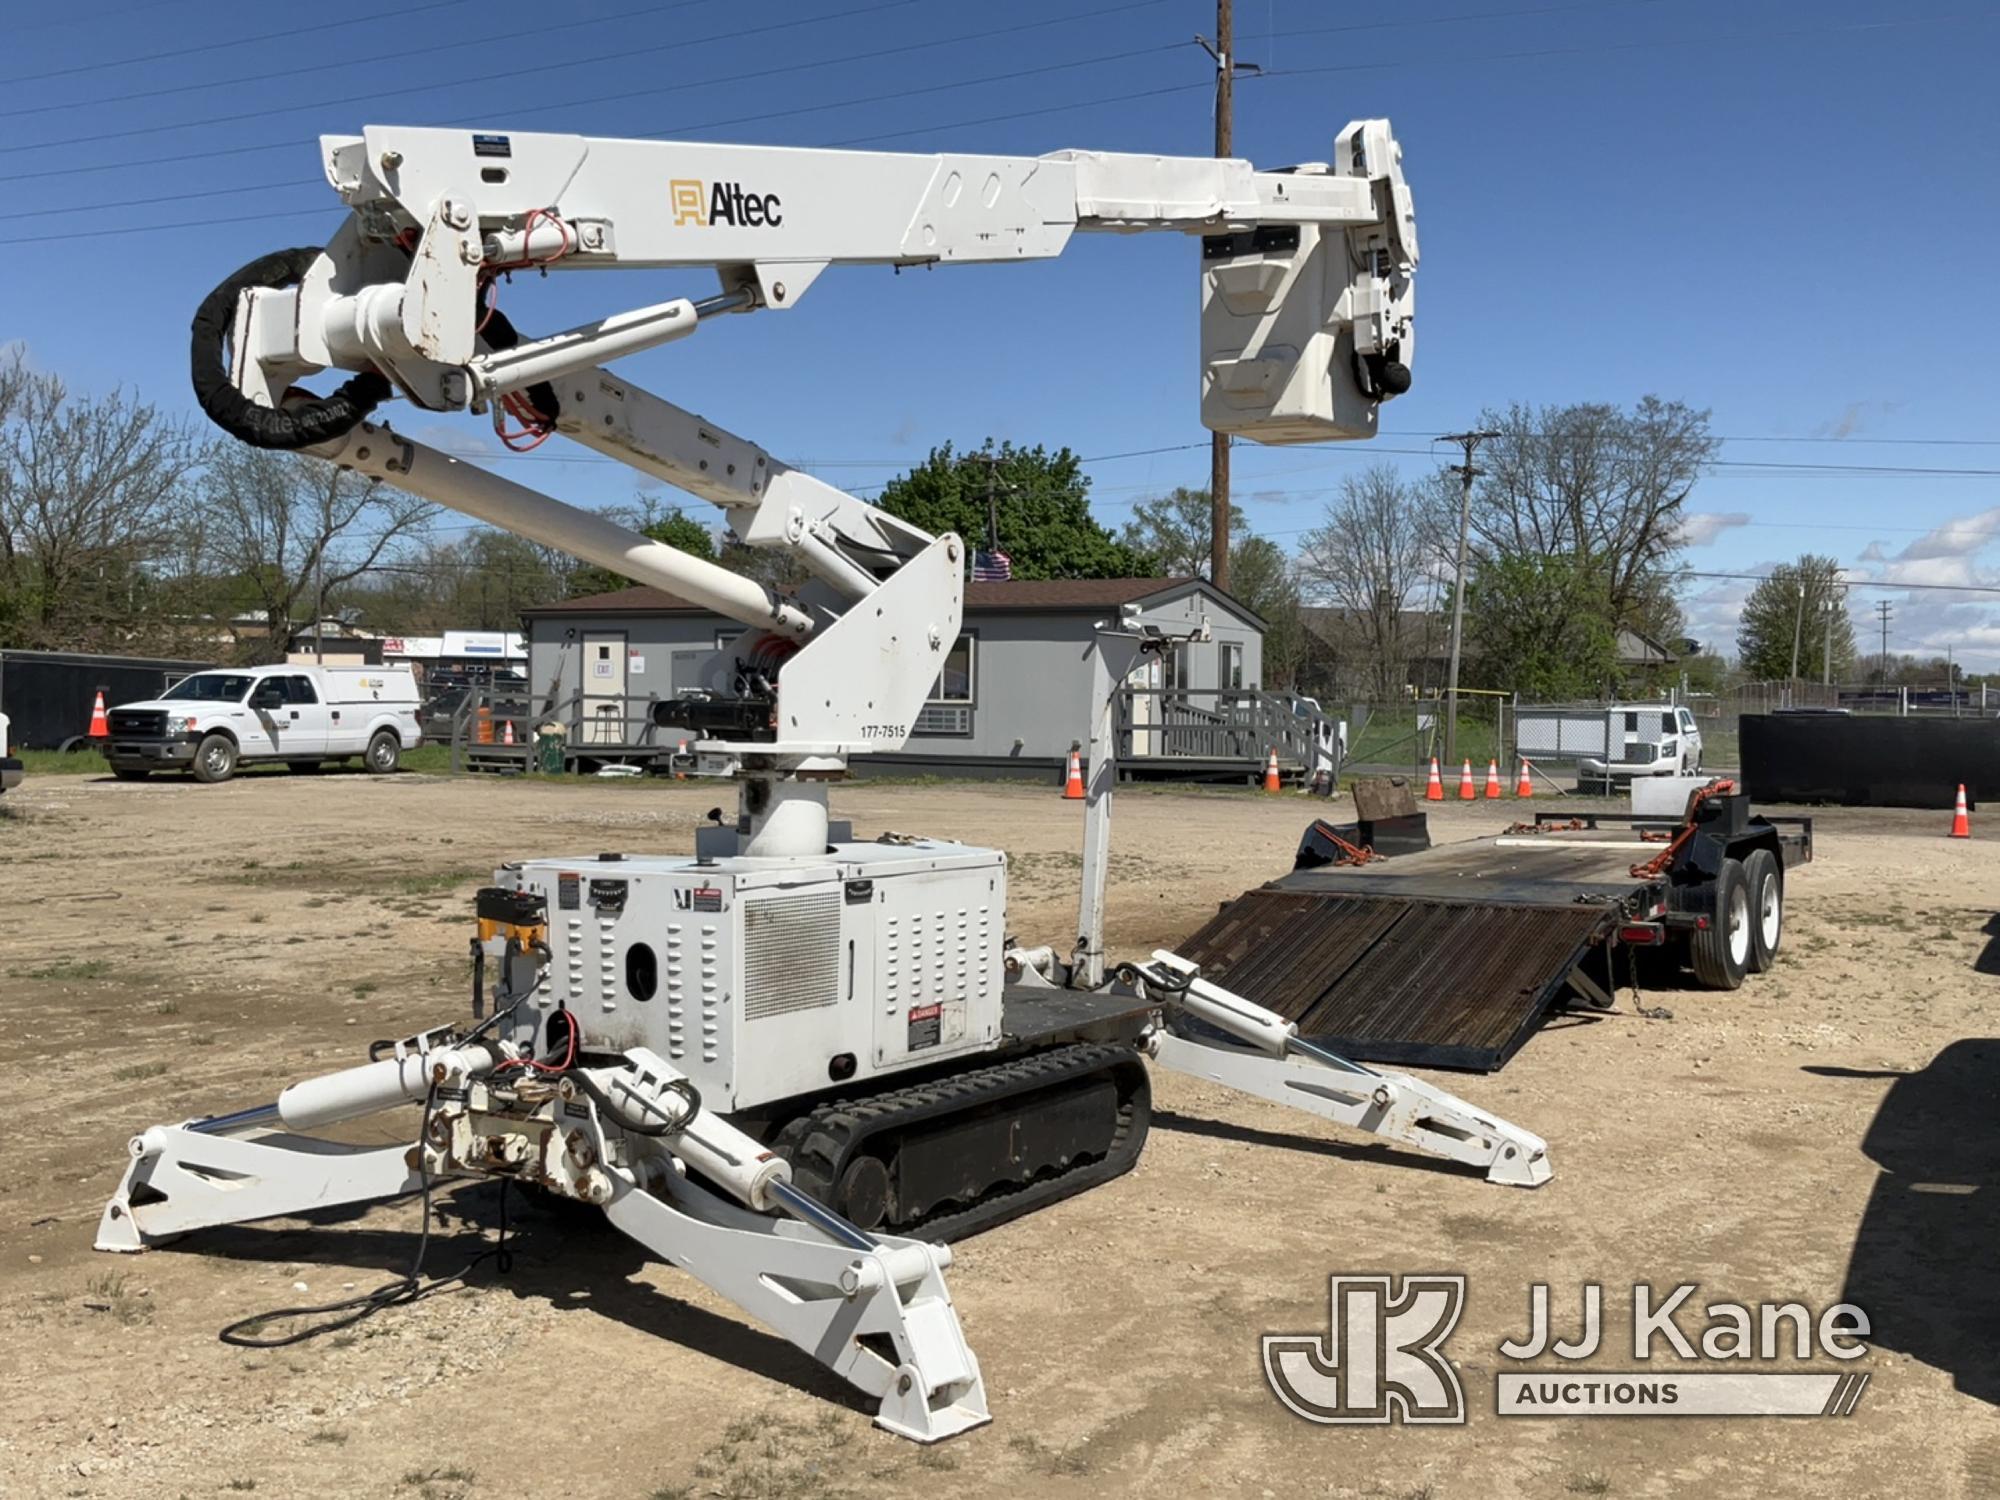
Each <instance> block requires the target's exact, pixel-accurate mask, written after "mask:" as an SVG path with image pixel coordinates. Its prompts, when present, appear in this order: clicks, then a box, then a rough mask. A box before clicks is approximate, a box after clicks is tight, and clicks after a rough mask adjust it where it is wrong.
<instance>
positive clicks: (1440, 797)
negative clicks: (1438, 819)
mask: <svg viewBox="0 0 2000 1500" xmlns="http://www.w3.org/2000/svg"><path fill="white" fill-rule="evenodd" d="M1424 801H1426V802H1442V801H1444V778H1442V777H1441V776H1439V775H1438V758H1437V757H1436V756H1435V755H1433V756H1432V757H1431V779H1430V784H1429V785H1428V786H1426V787H1425V788H1424Z"/></svg>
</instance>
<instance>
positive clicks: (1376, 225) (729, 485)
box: [195, 120, 1417, 852]
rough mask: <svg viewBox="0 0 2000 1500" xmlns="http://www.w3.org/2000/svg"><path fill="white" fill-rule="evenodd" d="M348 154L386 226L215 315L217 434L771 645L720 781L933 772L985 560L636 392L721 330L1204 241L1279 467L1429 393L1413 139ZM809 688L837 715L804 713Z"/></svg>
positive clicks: (1214, 397) (1211, 350)
mask: <svg viewBox="0 0 2000 1500" xmlns="http://www.w3.org/2000/svg"><path fill="white" fill-rule="evenodd" d="M322 146H323V153H324V158H325V168H326V175H327V179H328V181H329V182H330V183H331V184H332V186H333V187H334V189H335V190H336V191H337V192H338V193H339V195H340V197H341V198H342V200H343V201H344V202H345V203H347V205H348V206H349V207H350V209H351V210H352V212H351V214H350V216H349V217H348V219H347V220H346V221H345V223H344V224H343V225H342V226H341V228H340V229H339V230H338V231H337V232H336V233H335V235H334V237H333V239H332V240H331V241H330V242H329V243H328V244H327V245H326V246H325V248H324V249H323V250H306V251H292V252H280V253H279V254H277V255H274V256H271V257H267V258H266V259H265V260H264V261H260V262H257V263H254V264H253V265H251V266H246V267H245V268H244V269H243V270H242V271H241V272H239V273H238V274H237V276H236V277H234V278H232V279H231V280H230V281H229V282H226V283H224V284H223V285H222V286H221V287H218V288H217V289H216V292H215V293H214V294H212V295H211V297H210V298H209V300H208V302H207V303H205V304H204V307H203V312H202V314H201V315H200V316H199V317H198V318H197V320H196V367H195V379H196V388H197V391H198V392H199V393H200V395H201V398H202V403H203V406H204V407H205V409H207V411H208V412H209V414H210V415H211V416H212V417H214V418H215V420H216V421H217V422H218V423H219V424H220V425H222V426H223V427H224V428H225V429H227V430H228V431H230V432H232V433H234V434H235V435H237V436H238V437H241V438H243V439H244V440H245V441H249V442H252V443H257V444H260V445H263V446H269V447H284V448H302V449H305V450H307V451H310V452H313V453H317V454H320V455H321V456H324V457H327V458H331V459H333V460H334V461H336V462H339V463H342V464H345V465H348V466H351V467H353V468H356V469H358V470H361V471H363V472H366V473H369V474H371V475H374V476H375V477H377V478H380V479H382V480H384V481H385V482H387V483H390V484H393V485H396V486H397V487H399V488H402V489H406V490H409V491H411V492H413V493H416V494H420V495H423V496H425V497H427V498H429V499H432V500H436V501H438V502H440V503H442V504H446V505H450V506H453V507H455V508H457V509H459V510H462V511H465V512H467V513H468V514H471V515H475V516H478V517H480V518H482V519H485V520H487V521H490V522H492V523H493V524H495V525H498V526H502V527H505V528H506V529H508V530H510V531H514V532H517V533H519V534H522V535H525V536H529V537H532V538H534V539H536V540H538V541H540V542H543V543H545V544H547V545H551V546H555V547H559V548H562V549H564V550H567V551H570V552H572V553H575V554H576V555H578V556H580V557H584V558H587V559H589V560H590V561H593V562H596V563H599V564H601V565H603V566H605V567H609V568H613V569H616V570H617V571H619V572H621V573H624V574H626V575H628V576H631V577H636V578H640V579H643V580H645V581H647V582H651V583H656V584H658V585H660V586H661V587H663V588H666V589H668V590H670V591H672V592H674V593H676V594H678V595H680V596H682V597H684V598H687V599H689V600H691V601H694V602H696V603H699V604H702V605H705V606H707V607H709V608H713V609H715V610H717V611H719V612H721V613H723V614H726V615H728V616H730V617H731V618H734V619H737V620H741V621H743V622H745V623H746V624H748V625H750V626H752V627H754V629H753V634H752V635H751V636H750V637H747V638H745V641H744V642H743V643H742V644H741V645H740V646H739V647H735V648H732V650H731V652H730V653H729V654H728V656H727V657H724V656H718V658H717V659H716V660H715V661H714V662H712V663H711V670H710V677H711V681H710V684H709V685H710V688H711V690H712V691H713V692H714V693H715V694H716V695H717V696H719V697H722V698H732V697H733V698H737V699H748V700H750V701H749V703H748V705H747V706H748V710H749V711H747V712H736V713H732V714H726V715H719V716H718V717H720V718H722V719H725V720H727V722H726V723H722V724H719V725H715V726H710V727H709V732H710V734H711V738H710V739H709V740H707V741H705V742H704V748H705V749H711V750H713V751H715V752H717V753H718V754H723V755H728V756H733V757H736V758H737V763H738V764H739V765H741V764H744V763H745V762H749V763H752V764H754V765H755V766H756V767H758V768H759V770H760V772H768V773H769V774H771V775H772V776H774V777H776V778H778V779H780V780H785V779H788V778H791V777H794V776H796V775H797V774H799V773H800V772H806V773H808V774H811V775H825V774H834V773H837V772H838V771H839V769H840V768H841V766H842V765H843V764H844V760H845V757H846V756H848V755H851V754H855V753H862V752H866V751H869V750H876V749H893V748H896V747H897V746H899V745H900V744H901V743H902V741H903V739H904V738H905V737H906V736H907V735H908V733H909V730H910V726H911V724H912V722H913V721H914V720H915V718H916V716H917V714H918V712H919V711H920V709H921V707H922V704H923V702H924V700H925V698H926V697H927V696H928V694H929V690H930V687H931V684H932V683H933V682H934V681H935V680H936V678H937V675H938V671H939V668H940V667H941V665H942V663H943V658H944V654H945V653H946V652H948V651H949V650H950V649H951V646H952V643H953V642H954V640H955V639H956V637H957V634H958V628H959V619H960V600H961V596H962V583H961V579H962V576H963V573H964V555H963V548H962V546H961V544H960V543H959V541H958V540H957V539H956V538H953V537H945V538H932V537H930V536H928V535H926V534H925V533H924V532H922V531H921V530H919V529H918V528H916V527H912V526H909V525H907V524H905V523H903V522H900V521H898V520H896V519H895V518H894V517H892V516H889V515H887V514H885V513H884V512H882V511H881V510H879V509H877V508H876V507H874V506H871V505H868V504H866V503H864V502H862V501H860V500H857V499H855V498H854V497H853V496H850V495H847V494H844V493H842V492H841V491H839V490H837V489H834V488H833V487H832V486H829V485H826V484H824V483H821V482H820V481H818V480H816V479H814V478H812V477H811V476H809V475H806V474H802V473H799V472H798V471H796V470H794V469H791V468H789V467H788V466H786V465H785V464H783V463H781V462H779V461H778V460H777V459H775V458H774V457H773V456H772V455H771V454H770V453H768V452H766V451H765V450H764V449H762V448H760V447H758V446H757V445H756V444H754V443H751V442H748V441H746V440H744V439H742V438H739V437H736V436H734V435H733V434H730V433H728V432H725V431H723V430H721V429H720V428H718V427H716V426H715V425H714V424H713V423H710V422H707V421H705V420H704V419H702V418H701V417H699V416H698V415H696V414H695V413H693V412H690V411H687V410H684V409H682V408H680V407H677V406H674V405H672V404H670V403H668V402H666V401H662V400H660V399H659V398H657V397H655V396H652V395H649V394H648V393H646V392H645V391H643V390H641V389H639V388H638V387H637V386H634V385H633V384H631V383H630V382H629V381H626V380H624V379H622V378H621V377H619V376H616V375H614V374H611V373H610V372H609V371H607V370H606V369H605V368H603V366H604V364H605V363H606V362H607V361H610V360H614V359H617V358H619V357H622V356H624V355H628V354H632V353H635V352H638V351H640V350H643V349H648V348H654V347H657V346H659V345H662V344H666V343H670V342H673V341H676V340H680V339H685V338H687V337H689V336H690V335H692V334H693V333H694V332H695V331H696V330H697V329H698V328H699V327H700V326H701V325H702V323H704V322H705V321H709V320H711V319H713V318H714V317H716V316H718V315H724V314H737V313H743V312H748V311H753V310H758V309H770V310H782V309H786V308H790V307H792V306H794V305H795V304H796V303H797V302H798V300H799V298H800V297H801V296H802V295H804V293H805V292H806V290H807V289H808V288H809V287H810V286H812V285H813V284H814V282H815V280H816V279H817V278H818V276H819V275H820V273H821V272H822V271H824V270H825V269H826V268H827V267H828V266H831V265H892V266H917V265H934V264H935V265H943V264H952V263H957V262H995V261H1023V260H1037V259H1046V258H1049V257H1052V256H1055V255H1058V254H1060V253H1061V252H1062V250H1063V248H1064V246H1065V245H1066V244H1067V243H1068V242H1069V240H1070V237H1071V236H1072V235H1073V234H1075V233H1077V232H1080V231H1111V232H1120V233H1132V232H1139V231H1145V230H1169V231H1175V232H1179V233H1183V234H1191V235H1198V236H1200V237H1201V255H1202V260H1201V265H1202V283H1203V289H1202V313H1201V343H1202V348H1201V389H1202V397H1201V413H1202V420H1203V421H1204V422H1206V423H1207V424H1208V425H1209V426H1211V427H1213V428H1215V429H1216V430H1218V431H1225V432H1234V433H1238V434H1241V435H1243V436H1246V437H1249V438H1253V439H1258V440H1262V441H1270V442H1293V441H1305V440H1311V439H1324V438H1362V437H1368V436H1370V435H1372V434H1373V433H1374V431H1375V425H1376V412H1377V409H1378V408H1379V405H1380V403H1381V402H1382V401H1383V400H1385V399H1387V398H1388V397H1390V396H1393V395H1395V394H1396V393H1398V392H1399V391H1401V390H1403V389H1404V388H1406V387H1407V385H1408V382H1409V361H1410V358H1411V354H1412V350H1413V337H1414V335H1413V328H1412V312H1411V307H1412V304H1411V288H1412V277H1413V274H1414V271H1415V267H1416V259H1417V246H1416V225H1415V217H1414V211H1413V209H1412V207H1411V202H1410V194H1409V190H1408V188H1407V186H1406V185H1405V183H1404V180H1403V175H1402V163H1401V151H1400V149H1399V148H1398V147H1397V145H1396V143H1395V140H1394V138H1393V136H1392V135H1391V134H1390V132H1389V128H1388V124H1387V122H1386V121H1380V120H1369V121H1361V122H1357V123H1355V124H1352V125H1349V126H1348V127H1347V128H1346V129H1345V130H1344V131H1342V132H1341V134H1340V136H1339V137H1338V139H1337V141H1336V142H1335V148H1334V153H1333V160H1332V161H1331V162H1330V163H1320V164H1307V165H1303V166H1296V167H1290V168H1286V169H1283V170H1279V171H1268V172H1260V171H1257V170H1255V169H1254V168H1252V167H1251V166H1250V164H1249V163H1247V162H1242V161H1228V160H1223V161H1218V160H1212V159H1210V158H1206V157H1198V158H1172V157H1156V156H1120V155H1105V154H1098V153H1090V152H1076V151H1066V152H1058V153H1055V154H1053V155H1048V156H1040V157H1004V156H976V155H956V154H946V155H909V154H896V153H883V152H861V151H811V150H793V149H788V148H779V147H752V146H722V145H712V144H706V143H697V142H669V141H636V140H612V139H597V138H592V137H585V136H572V135H542V134H519V133H474V132H469V131H459V130H435V129H415V128H406V127H395V126H370V127H368V128H367V129H365V130H364V131H363V132H362V134H360V135H359V136H337V137H327V138H325V140H324V141H323V143H322ZM692 266H702V267H712V268H713V269H714V270H715V271H716V273H717V275H718V277H719V280H720V283H721V287H720V290H719V292H718V293H717V294H716V295H714V296H712V297H708V298H704V299H702V300H700V301H693V300H689V299H687V298H679V299H675V300H672V301H667V302H661V303H656V304H652V305H649V306H646V307H641V308H637V309H634V310H632V311H629V312H624V313H618V314H615V315H612V316H610V317H606V318H603V319H599V320H597V321H595V322H591V323H587V324H584V325H581V326H579V327H576V328H572V329H568V330H566V331H564V332H562V333H558V334H554V335H551V336H549V337H546V338H540V339H531V340H525V341H524V340H523V339H522V338H521V337H520V336H519V335H518V334H517V333H516V332H515V331H514V329H513V327H512V325H511V324H510V323H509V322H508V321H507V320H506V319H505V317H503V316H501V315H500V314H498V313H497V312H494V311H492V310H491V309H490V308H488V307H487V305H486V292H487V290H488V288H489V286H490V283H491V282H492V280H493V279H494V278H495V277H496V276H499V275H503V274H505V273H507V272H509V271H512V270H518V269H527V268H538V269H546V270H550V271H561V270H581V269H593V268H595V269H638V268H661V267H667V268H672V267H692ZM211 335H212V336H213V338H214V340H215V342H216V344H217V345H218V346H219V345H220V344H221V343H222V342H223V341H224V340H225V338H226V339H227V340H228V342H229V343H230V344H231V346H232V354H231V359H230V363H229V366H228V368H227V370H226V372H225V371H224V370H223V369H222V368H221V367H220V366H219V365H217V366H213V367H210V366H209V365H208V363H207V361H206V360H205V358H204V355H203V350H202V345H203V341H204V339H205V338H207V337H209V336H211ZM326 369H340V370H347V371H353V372H356V378H355V379H354V380H351V381H349V382H348V384H347V386H345V387H343V388H342V390H341V392H339V393H337V394H336V395H335V396H333V397H329V398H324V399H322V398H317V397H310V396H305V395H304V394H303V393H302V392H300V391H299V390H298V389H297V385H298V382H299V381H301V380H304V379H307V378H309V377H311V376H312V375H313V374H315V373H317V372H319V371H322V370H326ZM395 391H400V392H401V393H402V394H403V395H404V396H405V397H407V398H408V399H409V400H410V401H412V402H413V403H414V404H416V405H418V406H420V407H423V408H426V409H429V410H434V411H451V410H475V411H490V412H492V413H494V415H495V418H496V421H497V420H498V418H499V415H500V413H501V412H502V411H503V410H504V411H506V412H509V413H512V414H513V415H514V416H515V417H516V418H517V419H519V420H522V421H523V422H525V423H527V424H529V425H530V426H531V427H533V428H534V429H535V430H537V431H539V432H549V431H553V432H559V433H561V434H562V435H564V436H566V437H569V438H572V439H574V440H575V441H577V442H580V443H582V444H584V445H585V446H587V447H590V448H592V449H595V450H596V451H598V452H600V453H603V454H606V455H607V456H609V457H612V458H616V459H618V460H619V461H621V462H623V463H627V464H629V465H631V466H633V467H634V468H637V469H639V470H641V471H642V472H644V473H647V474H649V475H651V476H653V477H654V478H657V479H660V480H663V481H665V482H666V483H669V484H672V485H676V486H678V487H680V488H682V489H685V490H687V491H688V492H689V493H691V494H694V495H697V496H699V497H700V498H702V499H705V500H708V501H710V502H712V503H713V504H716V505H718V506H720V507H721V508H722V509H723V510H724V511H725V512H726V513H727V514H728V517H729V522H730V526H731V528H732V530H733V531H734V532H735V533H736V535H737V536H738V537H739V538H740V539H741V540H743V541H744V542H746V543H748V544H749V545H752V546H759V547H777V548H783V549H786V550H788V551H790V552H792V553H793V554H795V555H796V556H797V557H798V558H799V559H800V561H801V562H802V563H803V564H804V566H805V567H806V568H807V569H808V570H809V572H810V573H811V574H812V576H813V578H814V580H815V582H814V583H813V584H812V585H810V586H808V587H807V588H806V589H805V590H803V591H801V592H800V593H798V594H797V595H796V596H786V597H780V596H779V595H778V594H776V593H774V592H773V591H772V590H771V589H769V588H767V587H764V586H762V585H759V584H756V583H753V582H750V581H746V580H745V579H743V578H742V577H740V576H738V575H735V574H731V573H729V572H727V571H726V570H724V569H721V568H718V567H716V566H714V565H713V564H709V563H704V562H701V561H699V560H697V559H694V558H691V557H689V556H687V555H686V554H684V553H681V552H678V551H675V550H674V549H672V548H668V547H664V546H661V545H659V544H656V543H652V542H649V541H647V540H646V539H644V538H642V537H639V536H637V535H636V534H634V533H632V532H629V531H626V530H624V529H623V528H620V527H616V526H613V525H611V524H609V523H607V522H605V521H604V520H603V519H602V518H601V517H595V516H591V515H589V514H588V513H586V512H583V511H579V510H577V509H576V508H575V507H571V506H565V505H563V504H561V503H560V502H557V501H554V500H551V499H549V498H548V497H546V496H542V495H539V494H537V493H536V492H534V491H532V490H529V489H527V488H526V487H525V486H522V485H519V484H515V483H513V482H511V481H509V480H505V479H501V478H499V477H498V476H496V475H493V474H491V473H489V472H488V471H486V470H484V469H481V468H479V467H477V466H475V465H472V464H468V463H466V462H464V461H462V460H459V459H455V458H452V457H450V456H449V455H446V454H444V453H441V452H438V451H436V450H432V449H428V448H426V447H424V446H423V445H422V444H419V443H416V442H414V441H412V440H410V439H408V438H405V437H402V436H400V435H397V434H395V433H393V432H391V431H389V430H388V429H387V428H386V427H376V426H373V425H370V424H365V423H363V421H362V418H364V417H365V416H366V415H367V413H368V411H369V409H370V408H371V407H372V406H374V405H375V404H376V403H378V402H379V401H380V400H382V399H383V398H385V397H386V396H388V395H390V394H392V393H393V392H395ZM863 601H866V602H867V604H868V606H869V607H868V608H866V609H862V608H859V607H858V606H860V605H861V604H862V602H863ZM832 635H838V636H839V637H840V639H839V642H838V644H837V645H836V644H834V643H833V642H832V641H830V640H829V639H828V637H829V636H832ZM800 643H805V644H804V646H803V648H802V649H801V645H800ZM787 681H789V682H792V683H805V684H807V685H806V686H805V687H804V688H803V689H801V690H799V691H795V692H787V691H786V690H785V685H786V683H787ZM752 720H755V721H756V722H754V723H753V722H751V721H752ZM807 842H810V839H808V840H807ZM770 852H780V851H778V850H776V849H773V850H771V851H770Z"/></svg>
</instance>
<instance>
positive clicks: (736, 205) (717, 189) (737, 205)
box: [668, 177, 785, 229]
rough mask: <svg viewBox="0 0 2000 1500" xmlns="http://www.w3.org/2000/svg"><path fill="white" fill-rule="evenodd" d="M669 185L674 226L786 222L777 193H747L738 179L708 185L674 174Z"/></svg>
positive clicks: (768, 225)
mask: <svg viewBox="0 0 2000 1500" xmlns="http://www.w3.org/2000/svg"><path fill="white" fill-rule="evenodd" d="M668 186H669V187H670V189H671V190H672V193H673V200H674V227H675V228H676V229H678V228H679V227H680V226H681V225H683V224H728V225H730V226H732V227H734V228H737V229H764V228H771V229H775V228H777V227H778V225H780V224H782V223H784V222H785V215H784V205H783V204H782V203H780V202H779V201H778V195H777V194H776V193H746V192H745V191H744V190H743V184H742V183H740V182H718V183H716V184H715V185H714V187H712V188H711V187H710V186H709V185H708V184H707V183H705V182H703V181H702V180H701V179H700V178H698V177H676V178H674V179H673V181H672V182H671V183H670V184H668Z"/></svg>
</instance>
